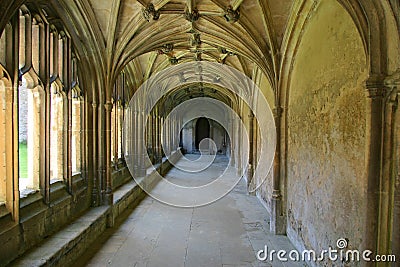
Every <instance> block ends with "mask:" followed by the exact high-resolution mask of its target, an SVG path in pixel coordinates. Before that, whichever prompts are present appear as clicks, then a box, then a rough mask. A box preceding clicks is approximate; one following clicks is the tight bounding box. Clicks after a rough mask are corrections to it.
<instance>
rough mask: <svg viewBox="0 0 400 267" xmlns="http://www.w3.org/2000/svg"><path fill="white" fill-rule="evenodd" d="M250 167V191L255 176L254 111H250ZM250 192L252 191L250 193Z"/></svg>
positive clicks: (253, 193) (248, 174)
mask: <svg viewBox="0 0 400 267" xmlns="http://www.w3.org/2000/svg"><path fill="white" fill-rule="evenodd" d="M248 117H249V162H248V163H249V165H248V167H247V174H246V176H247V187H248V188H249V189H250V184H251V183H252V182H253V183H254V181H252V180H253V175H254V169H253V168H254V158H253V156H254V152H253V151H254V143H255V142H254V114H253V112H252V111H250V114H249V116H248ZM249 192H250V191H249ZM255 193H256V192H255V191H254V192H251V193H250V194H252V195H255Z"/></svg>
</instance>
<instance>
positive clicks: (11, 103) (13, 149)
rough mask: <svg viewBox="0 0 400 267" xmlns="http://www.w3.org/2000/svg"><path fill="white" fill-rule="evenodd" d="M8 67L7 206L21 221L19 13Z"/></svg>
mask: <svg viewBox="0 0 400 267" xmlns="http://www.w3.org/2000/svg"><path fill="white" fill-rule="evenodd" d="M6 36H7V42H6V69H7V71H8V73H9V74H10V76H11V77H10V78H11V80H12V87H11V88H9V90H6V102H7V107H6V110H7V111H9V112H7V120H6V123H7V122H10V124H11V125H10V127H6V135H7V136H8V137H9V138H10V139H9V140H10V142H7V148H6V151H7V153H6V156H7V167H6V168H7V170H6V172H7V202H6V205H7V208H8V209H9V210H10V211H11V212H12V217H13V220H14V221H15V222H16V223H18V222H19V176H18V168H19V163H18V160H19V159H18V85H19V84H18V83H19V68H18V65H19V63H18V62H19V13H18V12H16V14H15V15H14V16H13V17H12V18H11V27H7V28H6Z"/></svg>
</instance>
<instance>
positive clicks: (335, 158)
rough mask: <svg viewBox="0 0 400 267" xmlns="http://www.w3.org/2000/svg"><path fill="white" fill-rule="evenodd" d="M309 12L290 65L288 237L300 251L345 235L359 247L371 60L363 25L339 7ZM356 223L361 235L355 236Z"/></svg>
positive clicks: (326, 4)
mask: <svg viewBox="0 0 400 267" xmlns="http://www.w3.org/2000/svg"><path fill="white" fill-rule="evenodd" d="M308 12H309V13H308V14H309V15H308V16H307V19H306V20H305V21H303V26H302V27H301V28H306V29H307V31H305V32H304V33H302V34H300V33H299V36H298V38H299V39H298V40H297V41H298V43H297V44H296V48H295V49H296V50H295V53H294V54H293V61H292V62H290V63H289V64H290V66H287V67H288V68H289V69H290V76H289V78H288V79H289V80H288V83H287V84H286V86H287V88H286V94H285V97H284V98H285V102H284V103H283V105H284V107H285V109H284V111H285V117H284V121H285V124H286V127H285V128H286V132H285V133H284V137H285V138H286V143H285V144H284V145H285V153H284V155H285V164H286V166H285V167H286V176H285V177H287V180H286V183H285V184H284V188H285V191H284V196H285V197H286V201H287V202H286V203H285V204H286V212H287V216H288V218H287V220H288V225H287V234H288V236H289V237H290V238H291V240H292V242H293V243H294V244H295V245H296V246H297V248H298V249H303V248H308V249H315V250H317V251H319V250H320V249H323V248H324V247H329V246H331V245H332V244H335V242H336V239H337V238H338V237H337V236H336V235H337V233H343V234H344V235H345V236H346V238H348V239H349V240H350V242H351V244H352V245H353V246H354V247H356V248H357V247H359V246H360V244H361V240H362V238H363V231H362V230H361V229H363V226H364V223H365V217H364V210H365V207H364V205H365V202H366V194H365V185H366V181H365V177H364V175H363V174H364V164H363V163H364V160H363V158H364V155H365V154H364V153H365V146H366V138H365V131H366V115H365V110H366V103H365V93H364V86H363V82H364V80H365V79H366V77H367V73H368V65H367V59H366V55H365V52H364V47H363V42H362V39H361V37H360V34H359V32H358V30H357V28H356V27H355V24H354V23H353V21H352V19H351V17H350V16H349V15H348V13H347V12H346V11H345V10H344V9H343V8H342V6H340V5H339V4H338V3H337V2H336V1H333V0H332V1H321V2H319V3H318V4H314V3H313V4H310V6H309V7H308ZM297 30H300V29H299V28H298V29H297ZM311 40H312V41H311ZM317 40H319V41H317ZM310 55H318V56H314V57H310ZM349 81H351V82H349ZM322 155H323V156H322ZM322 158H323V159H324V160H323V161H321V159H322ZM300 159H301V161H300ZM360 162H362V164H360ZM338 195H340V197H337V196H338ZM338 207H341V208H338ZM360 207H364V208H361V209H360ZM307 214H308V215H307ZM311 214H312V215H311ZM350 223H351V224H352V225H357V226H356V227H355V228H356V229H360V230H359V231H353V230H352V231H349V229H348V227H347V226H348V225H349V224H350Z"/></svg>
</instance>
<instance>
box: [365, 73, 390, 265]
mask: <svg viewBox="0 0 400 267" xmlns="http://www.w3.org/2000/svg"><path fill="white" fill-rule="evenodd" d="M366 86H367V92H368V104H367V105H368V107H369V109H368V110H369V111H370V112H369V114H368V119H367V136H366V139H367V151H366V173H367V203H366V204H367V205H366V214H365V215H366V225H365V232H364V244H363V249H369V250H371V251H372V252H374V253H376V252H377V251H378V242H379V241H378V240H379V230H378V229H379V217H380V216H379V209H380V197H381V192H380V190H381V171H382V138H383V102H384V96H385V94H386V88H385V87H384V85H383V79H382V78H381V77H370V78H369V80H368V81H367V84H366ZM367 266H374V263H367Z"/></svg>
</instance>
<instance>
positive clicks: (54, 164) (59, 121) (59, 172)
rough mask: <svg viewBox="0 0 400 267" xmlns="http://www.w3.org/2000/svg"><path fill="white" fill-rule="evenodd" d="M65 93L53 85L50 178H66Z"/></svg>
mask: <svg viewBox="0 0 400 267" xmlns="http://www.w3.org/2000/svg"><path fill="white" fill-rule="evenodd" d="M64 98H65V97H64V95H63V92H62V90H61V87H60V86H59V85H58V84H56V83H52V85H51V98H50V101H51V109H50V148H51V150H50V180H51V181H62V180H63V179H64V173H63V172H64V168H63V167H64V149H63V148H64Z"/></svg>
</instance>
